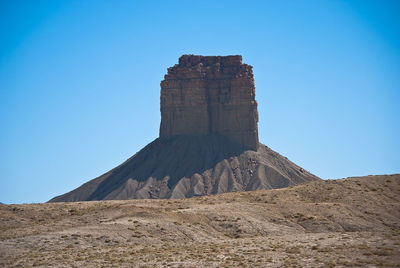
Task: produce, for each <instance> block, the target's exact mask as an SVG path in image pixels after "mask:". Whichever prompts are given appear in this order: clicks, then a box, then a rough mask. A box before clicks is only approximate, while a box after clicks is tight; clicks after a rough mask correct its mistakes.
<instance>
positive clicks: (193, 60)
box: [160, 55, 258, 150]
mask: <svg viewBox="0 0 400 268" xmlns="http://www.w3.org/2000/svg"><path fill="white" fill-rule="evenodd" d="M257 122H258V112H257V102H256V100H255V86H254V77H253V70H252V66H250V65H247V64H243V63H242V56H238V55H237V56H225V57H223V56H197V55H183V56H182V57H180V58H179V64H176V65H175V66H174V67H171V68H168V74H167V75H165V77H164V80H163V81H161V126H160V138H161V139H162V138H166V137H169V136H173V135H181V134H200V135H204V134H211V133H217V134H220V135H223V136H225V137H228V138H229V139H230V140H232V141H233V142H237V143H239V144H242V145H244V146H245V147H247V148H249V149H252V150H257V147H258V127H257Z"/></svg>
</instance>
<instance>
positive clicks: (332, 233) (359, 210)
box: [0, 175, 400, 267]
mask: <svg viewBox="0 0 400 268" xmlns="http://www.w3.org/2000/svg"><path fill="white" fill-rule="evenodd" d="M0 213H1V214H0V215H1V218H0V256H1V257H0V265H2V266H18V265H23V266H77V267H80V266H83V265H84V266H88V267H91V266H101V265H106V266H109V265H112V264H113V265H119V266H126V267H131V266H136V267H142V266H144V267H153V266H155V267H165V266H172V267H180V266H183V267H199V266H203V267H213V266H214V267H217V266H218V267H220V266H226V267H232V266H238V265H240V266H248V267H256V266H261V267H263V266H268V267H281V266H287V267H293V266H296V265H297V266H299V267H307V266H309V267H315V266H324V267H326V266H328V267H329V266H331V267H334V266H361V267H368V266H370V267H375V266H388V267H398V266H399V265H400V175H383V176H368V177H360V178H349V179H342V180H333V181H312V182H308V183H305V184H301V185H297V186H293V187H290V188H284V189H277V190H262V191H253V192H236V193H227V194H221V195H213V196H204V197H195V198H190V199H178V200H152V199H146V200H127V201H93V202H79V203H46V204H27V205H0Z"/></svg>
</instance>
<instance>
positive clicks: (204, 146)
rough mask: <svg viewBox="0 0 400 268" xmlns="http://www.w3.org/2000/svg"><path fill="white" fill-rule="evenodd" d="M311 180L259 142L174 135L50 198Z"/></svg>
mask: <svg viewBox="0 0 400 268" xmlns="http://www.w3.org/2000/svg"><path fill="white" fill-rule="evenodd" d="M315 179H318V178H317V177H316V176H314V175H312V174H310V173H309V172H307V171H305V170H303V169H302V168H300V167H299V166H297V165H295V164H294V163H292V162H290V161H289V160H288V159H287V158H286V157H283V156H281V155H279V154H278V153H276V152H274V151H273V150H271V149H270V148H268V147H267V146H265V145H262V144H260V145H259V147H258V150H257V151H253V150H246V148H245V147H243V146H242V145H240V144H237V143H233V142H231V141H230V140H229V139H228V138H226V137H224V136H221V135H218V134H210V135H177V136H172V137H170V138H168V139H165V140H161V139H159V138H158V139H156V140H154V141H153V142H152V143H150V144H148V145H147V146H146V147H145V148H143V149H142V150H141V151H139V152H138V153H137V154H135V155H134V156H133V157H131V158H130V159H128V160H127V161H126V162H125V163H123V164H122V165H120V166H118V167H116V168H114V169H112V170H111V171H109V172H107V173H105V174H104V175H102V176H100V177H98V178H96V179H94V180H91V181H89V182H87V183H85V184H83V185H82V186H81V187H79V188H77V189H76V190H73V191H71V192H69V193H66V194H64V195H61V196H58V197H55V198H53V199H52V200H51V202H64V201H82V200H104V199H134V198H183V197H192V196H196V195H208V194H218V193H226V192H233V191H247V190H257V189H273V188H282V187H287V186H290V185H295V184H298V183H302V182H306V181H310V180H315Z"/></svg>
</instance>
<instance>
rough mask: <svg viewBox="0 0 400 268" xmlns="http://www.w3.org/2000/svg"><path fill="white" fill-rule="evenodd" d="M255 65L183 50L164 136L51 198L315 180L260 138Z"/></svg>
mask: <svg viewBox="0 0 400 268" xmlns="http://www.w3.org/2000/svg"><path fill="white" fill-rule="evenodd" d="M257 121H258V114H257V102H256V101H255V87H254V78H253V73H252V67H251V66H249V65H246V64H242V57H241V56H226V57H219V56H218V57H203V56H194V55H184V56H182V57H181V58H180V59H179V64H177V65H175V66H174V67H172V68H169V69H168V74H167V75H166V76H165V79H164V80H163V81H162V82H161V126H160V137H159V138H157V139H155V140H154V141H153V142H151V143H150V144H148V145H147V146H146V147H144V148H143V149H142V150H140V151H139V152H138V153H137V154H135V155H134V156H132V157H131V158H130V159H128V160H127V161H125V162H124V163H123V164H121V165H120V166H118V167H116V168H114V169H112V170H110V171H109V172H107V173H105V174H103V175H102V176H100V177H98V178H96V179H93V180H91V181H89V182H87V183H85V184H83V185H82V186H80V187H79V188H77V189H75V190H73V191H71V192H69V193H66V194H64V195H61V196H57V197H55V198H53V199H52V200H50V202H63V201H67V202H68V201H83V200H104V199H135V198H184V197H192V196H198V195H208V194H218V193H225V192H232V191H248V190H258V189H273V188H282V187H287V186H291V185H295V184H298V183H302V182H306V181H310V180H317V179H319V178H318V177H316V176H314V175H313V174H311V173H309V172H307V171H305V170H304V169H302V168H301V167H299V166H297V165H295V164H294V163H292V162H290V161H289V160H288V159H287V158H286V157H283V156H281V155H279V154H278V153H276V152H274V151H273V150H271V149H270V148H268V147H266V146H265V145H263V144H261V143H259V142H258V130H257Z"/></svg>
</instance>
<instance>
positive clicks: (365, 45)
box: [0, 0, 400, 203]
mask: <svg viewBox="0 0 400 268" xmlns="http://www.w3.org/2000/svg"><path fill="white" fill-rule="evenodd" d="M182 54H201V55H230V54H241V55H243V59H244V62H245V63H248V64H250V65H253V67H254V74H255V82H256V98H257V100H258V103H259V115H260V116H259V117H260V122H259V133H260V141H261V142H263V143H264V144H266V145H268V146H269V147H271V148H272V149H274V150H276V151H277V152H279V153H281V154H282V155H285V156H287V157H288V158H289V159H291V160H292V161H294V162H295V163H297V164H299V165H301V166H303V167H304V168H305V169H307V170H309V171H311V172H312V173H314V174H316V175H318V176H320V177H321V178H324V179H333V178H342V177H348V176H361V175H368V174H389V173H400V2H399V1H397V0H394V1H390V0H385V1H381V0H377V1H368V0H360V1H328V0H326V1H323V0H315V1H311V0H310V1H307V0H298V1H281V0H279V1H232V0H229V1H133V0H131V1H101V0H96V1H57V0H50V1H39V0H38V1H14V0H10V1H4V0H1V1H0V202H3V203H30V202H44V201H47V200H49V199H50V198H52V197H54V196H56V195H59V194H63V193H65V192H67V191H70V190H72V189H74V188H75V187H78V186H80V185H81V184H82V183H84V182H86V181H88V180H90V179H93V178H95V177H96V176H99V175H101V174H102V173H104V172H106V171H108V170H109V169H111V168H113V167H115V166H116V165H118V164H120V163H121V162H123V161H124V160H126V159H127V158H128V157H130V156H131V155H133V154H134V153H136V152H137V151H139V150H140V149H141V148H142V147H144V146H145V145H146V144H147V143H149V142H151V141H152V140H153V139H155V138H157V136H158V129H159V123H160V112H159V94H160V84H159V83H160V81H161V80H162V79H163V75H164V74H165V73H166V70H167V68H168V67H170V66H173V65H174V64H175V63H177V62H178V57H179V56H180V55H182Z"/></svg>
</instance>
